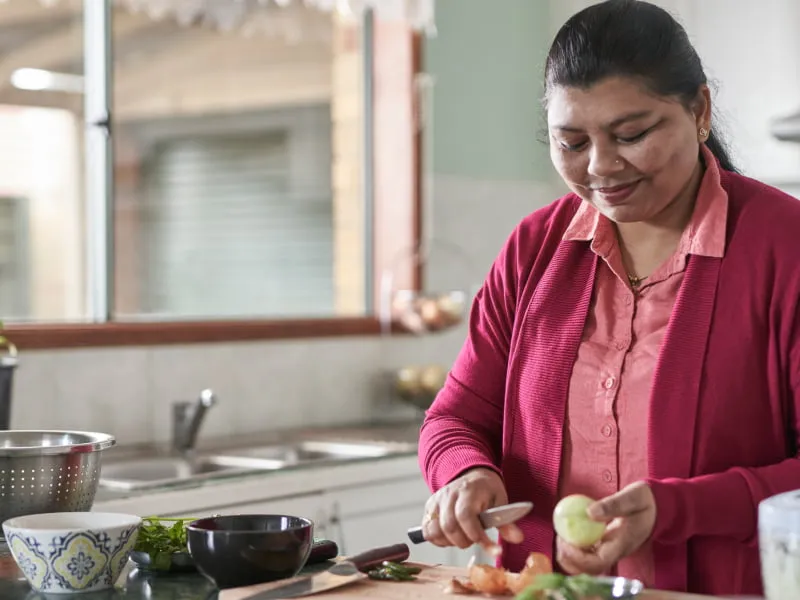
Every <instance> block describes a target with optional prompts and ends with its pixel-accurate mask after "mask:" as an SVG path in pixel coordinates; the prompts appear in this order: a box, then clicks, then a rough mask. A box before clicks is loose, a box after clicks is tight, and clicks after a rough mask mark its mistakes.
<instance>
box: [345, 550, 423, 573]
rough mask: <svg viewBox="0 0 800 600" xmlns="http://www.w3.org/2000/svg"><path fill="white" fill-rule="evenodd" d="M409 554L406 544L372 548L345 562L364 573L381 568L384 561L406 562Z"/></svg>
mask: <svg viewBox="0 0 800 600" xmlns="http://www.w3.org/2000/svg"><path fill="white" fill-rule="evenodd" d="M409 556H411V552H410V551H409V549H408V546H407V545H406V544H394V545H392V546H383V547H382V548H373V549H372V550H367V551H366V552H361V553H360V554H356V555H355V556H350V557H348V558H347V559H346V560H347V561H349V562H351V563H353V564H354V565H355V566H356V568H357V569H358V570H359V571H362V572H366V571H369V570H370V569H374V568H375V567H379V566H381V564H382V563H383V562H384V561H388V562H398V563H399V562H403V561H406V560H408V557H409Z"/></svg>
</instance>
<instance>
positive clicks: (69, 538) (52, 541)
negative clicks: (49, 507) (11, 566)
mask: <svg viewBox="0 0 800 600" xmlns="http://www.w3.org/2000/svg"><path fill="white" fill-rule="evenodd" d="M141 523H142V519H141V518H140V517H138V516H136V515H127V514H120V513H101V512H58V513H45V514H38V515H26V516H23V517H14V518H13V519H9V520H7V521H5V522H4V523H3V533H4V534H5V538H6V543H7V544H8V547H9V550H11V554H12V555H13V556H14V560H15V561H16V562H17V565H18V566H19V568H20V570H21V571H22V573H23V574H24V575H25V578H26V579H27V580H28V583H29V584H30V585H31V587H32V588H33V589H34V590H36V591H37V592H43V593H46V594H74V593H79V592H96V591H100V590H106V589H109V588H111V587H113V586H114V583H116V581H117V579H119V577H120V574H121V573H122V569H123V568H124V567H125V565H126V564H127V562H128V558H129V557H130V555H131V552H132V551H133V547H134V546H135V545H136V538H137V536H138V534H139V527H140V526H141Z"/></svg>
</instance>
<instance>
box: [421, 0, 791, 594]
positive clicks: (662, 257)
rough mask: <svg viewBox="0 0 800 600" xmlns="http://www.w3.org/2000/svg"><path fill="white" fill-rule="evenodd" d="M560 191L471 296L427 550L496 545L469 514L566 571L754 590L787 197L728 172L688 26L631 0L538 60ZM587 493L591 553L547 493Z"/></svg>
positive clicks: (427, 451) (784, 339)
mask: <svg viewBox="0 0 800 600" xmlns="http://www.w3.org/2000/svg"><path fill="white" fill-rule="evenodd" d="M545 108H546V112H547V122H548V131H549V141H550V153H551V158H552V161H553V164H554V166H555V168H556V170H557V171H558V173H559V174H560V175H561V177H562V178H563V180H564V181H565V182H566V184H567V185H568V186H569V188H570V189H571V190H572V193H571V194H568V195H567V196H565V197H563V198H561V199H559V200H557V201H555V202H554V203H553V204H551V205H549V206H547V207H545V208H543V209H541V210H538V211H536V212H534V213H533V214H531V215H530V216H528V217H526V218H525V219H524V220H523V221H522V222H521V223H520V224H519V226H518V227H517V229H516V230H515V231H514V232H513V233H512V235H511V236H510V238H509V239H508V241H507V243H506V245H505V247H504V248H503V249H502V251H501V253H500V255H499V257H498V258H497V260H496V261H495V263H494V265H493V266H492V268H491V270H490V272H489V274H488V276H487V279H486V281H485V283H484V285H483V286H482V288H481V290H480V291H479V293H478V294H477V296H476V299H475V302H474V305H473V308H472V314H471V318H470V328H469V334H468V338H467V340H466V342H465V344H464V346H463V348H462V350H461V353H460V355H459V357H458V359H457V361H456V363H455V365H454V367H453V369H452V371H451V373H450V376H449V378H448V381H447V383H446V385H445V387H444V389H443V390H442V391H441V392H440V394H439V395H438V397H437V398H436V401H435V402H434V404H433V406H432V407H431V408H430V410H429V411H428V413H427V415H426V419H425V423H424V425H423V427H422V430H421V440H420V464H421V467H422V470H423V472H424V474H425V477H426V479H427V481H428V484H429V486H430V487H431V489H432V490H433V491H434V492H435V493H434V495H433V496H432V497H431V499H430V500H429V502H428V503H427V506H426V515H425V517H424V519H423V523H424V530H425V534H426V536H427V537H428V539H430V540H432V541H433V542H434V543H436V544H439V545H443V546H446V545H454V546H458V547H461V548H466V547H468V546H470V545H471V544H473V543H475V542H477V543H481V544H483V545H484V546H489V545H490V544H491V542H490V541H489V539H488V538H487V537H486V534H485V533H484V532H483V531H482V530H481V528H480V525H479V522H478V520H477V518H476V515H477V514H478V513H479V512H480V511H482V510H484V509H486V508H488V507H490V506H493V505H498V504H503V503H506V502H509V501H510V502H515V501H521V500H531V501H533V502H534V510H533V512H532V513H531V514H530V515H529V516H528V517H526V518H524V519H522V520H521V521H519V522H518V523H517V524H516V526H511V527H508V528H505V529H503V530H502V531H501V532H500V533H501V546H502V551H503V552H502V556H501V558H500V562H501V564H502V565H503V566H505V567H507V568H509V569H513V570H518V569H520V568H521V566H522V565H523V563H524V560H525V557H526V556H527V555H528V554H529V553H530V552H532V551H538V552H544V553H546V554H548V555H550V556H552V557H554V558H555V560H556V562H557V564H558V565H559V566H560V568H561V569H563V570H564V571H566V572H568V573H578V572H586V573H592V574H600V573H617V574H620V575H625V576H629V577H638V578H640V579H643V580H644V582H645V583H646V584H647V585H649V586H653V587H658V588H663V589H672V590H683V591H691V592H697V593H708V594H737V593H741V594H744V593H752V594H760V593H761V589H762V588H761V581H760V569H759V555H758V549H757V518H756V517H757V507H758V503H759V502H760V501H761V500H763V499H764V498H766V497H768V496H771V495H773V494H776V493H779V492H783V491H786V490H792V489H798V488H800V461H798V459H797V457H796V454H797V450H798V443H797V441H798V421H797V420H798V412H800V411H798V404H800V312H798V307H799V306H800V305H799V304H798V301H799V300H800V267H799V266H798V265H800V242H799V239H800V202H798V201H797V200H796V199H794V198H791V197H789V196H787V195H785V194H783V193H782V192H780V191H778V190H775V189H773V188H770V187H768V186H766V185H763V184H761V183H758V182H756V181H753V180H752V179H748V178H746V177H744V176H742V175H740V174H738V173H737V172H736V170H735V168H734V167H733V165H732V163H731V160H730V158H729V157H728V154H727V152H726V150H725V147H724V145H723V144H722V143H721V141H720V139H719V137H718V136H717V132H716V130H715V129H714V123H713V121H712V110H711V99H710V94H709V89H708V86H707V83H706V76H705V74H704V72H703V68H702V65H701V62H700V59H699V58H698V56H697V53H696V52H695V50H694V48H693V47H692V45H691V43H690V41H689V39H688V37H687V35H686V32H685V31H684V29H683V28H682V27H681V26H680V25H679V24H678V23H677V22H676V21H675V20H674V19H673V18H672V17H671V16H670V15H669V14H668V13H667V12H665V11H663V10H662V9H660V8H658V7H656V6H654V5H652V4H649V3H647V2H643V1H628V0H610V1H608V2H602V3H600V4H596V5H594V6H591V7H589V8H587V9H586V10H584V11H582V12H580V13H578V14H576V15H575V16H573V17H572V18H571V19H570V20H569V21H568V22H567V23H566V24H565V25H564V26H563V27H562V28H561V30H560V31H559V32H558V34H557V36H556V38H555V40H554V42H553V44H552V47H551V49H550V52H549V56H548V58H547V63H546V68H545ZM574 493H582V494H586V495H589V496H591V497H592V498H595V499H598V500H599V501H598V502H596V503H595V504H594V505H592V506H591V507H590V509H589V511H588V512H589V514H590V516H591V517H592V518H595V519H597V520H600V521H605V522H609V523H610V525H609V527H608V529H607V533H606V536H605V537H604V538H603V539H602V540H601V541H600V542H599V543H598V544H597V545H596V546H595V547H594V548H592V549H591V550H581V549H578V548H576V547H573V546H570V545H569V544H568V543H566V542H565V541H564V540H562V539H559V538H557V537H556V536H555V534H554V531H553V527H552V512H553V509H554V507H555V505H556V503H557V501H558V500H559V499H560V498H562V497H564V496H566V495H569V494H574Z"/></svg>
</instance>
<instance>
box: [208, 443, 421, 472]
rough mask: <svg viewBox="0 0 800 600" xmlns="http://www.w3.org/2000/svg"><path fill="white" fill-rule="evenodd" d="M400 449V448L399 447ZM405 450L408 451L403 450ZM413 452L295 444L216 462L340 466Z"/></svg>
mask: <svg viewBox="0 0 800 600" xmlns="http://www.w3.org/2000/svg"><path fill="white" fill-rule="evenodd" d="M401 446H402V447H401ZM406 446H408V448H406ZM410 449H413V446H412V445H410V444H409V445H405V444H384V443H380V442H331V441H312V440H309V441H303V442H297V443H294V444H282V445H271V446H259V447H255V448H242V449H239V450H233V451H229V452H226V453H225V454H224V455H219V456H218V457H217V458H219V459H222V460H228V459H231V460H238V459H257V460H271V461H277V462H281V463H283V464H284V466H287V467H288V466H293V465H303V464H309V463H321V462H325V463H327V462H342V461H352V460H359V459H368V458H380V457H382V456H388V455H390V454H394V453H397V452H398V451H401V452H404V451H408V450H410Z"/></svg>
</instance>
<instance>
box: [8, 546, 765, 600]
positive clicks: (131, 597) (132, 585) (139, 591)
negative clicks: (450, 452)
mask: <svg viewBox="0 0 800 600" xmlns="http://www.w3.org/2000/svg"><path fill="white" fill-rule="evenodd" d="M329 564H330V563H322V564H319V565H314V566H313V567H310V568H309V569H304V572H303V573H302V574H308V573H312V572H315V571H320V570H323V569H325V568H326V567H327V566H328V565H329ZM131 565H132V563H129V564H128V567H127V569H126V572H124V573H123V575H122V576H121V577H120V582H119V583H118V584H117V586H116V587H115V589H113V590H107V591H104V592H95V593H92V594H86V595H80V596H75V595H71V596H68V597H69V598H79V597H80V598H81V599H85V600H115V599H117V598H125V599H127V600H217V599H218V596H219V594H218V591H217V589H216V588H215V587H214V586H213V585H212V584H211V583H209V582H208V581H207V580H206V579H205V578H203V577H202V576H201V575H198V574H187V575H163V574H158V575H157V574H150V573H146V572H142V571H139V570H137V569H133V568H131ZM430 573H431V574H432V576H431V577H424V578H423V577H422V576H420V577H421V579H420V582H419V585H415V587H414V591H413V593H412V594H408V592H409V591H410V590H403V593H402V594H401V595H398V594H397V592H398V591H399V589H398V588H395V587H393V588H391V591H392V592H393V594H383V593H378V592H379V590H378V589H377V586H380V585H382V584H381V583H378V582H369V585H371V586H372V587H367V588H363V586H362V588H363V589H360V590H351V589H350V588H349V587H348V588H347V590H350V593H348V592H346V591H345V590H344V589H343V590H342V592H341V593H340V594H336V593H333V595H332V596H331V598H334V597H336V598H343V597H348V598H350V597H352V598H356V597H370V598H374V597H386V598H389V597H391V598H399V597H413V598H419V599H422V598H427V597H431V598H439V597H441V598H444V597H446V594H445V593H444V591H443V582H444V581H447V580H449V579H450V578H452V577H453V576H459V577H462V576H464V574H465V569H462V568H455V567H439V568H434V569H432V571H431V572H430ZM21 577H22V575H21V573H20V571H19V569H18V568H17V565H16V563H15V562H14V559H13V558H12V557H11V556H10V555H9V554H8V551H7V550H6V549H5V548H4V547H2V546H0V598H2V599H3V600H48V598H49V599H52V598H53V596H52V595H50V596H45V595H43V594H38V593H36V592H34V591H32V590H31V589H30V587H29V586H28V584H27V583H26V582H25V580H24V579H20V578H21ZM426 580H428V581H426ZM384 584H385V582H384ZM389 585H392V586H396V584H389ZM423 588H430V589H423ZM380 591H385V590H380ZM64 597H65V598H66V597H67V596H64ZM484 597H485V596H478V595H476V596H464V598H476V599H478V598H484ZM506 598H509V597H506ZM642 600H712V598H711V597H710V596H696V595H693V594H679V593H675V592H660V591H656V590H648V591H646V592H644V593H643V594H642ZM720 600H722V599H720ZM737 600H748V599H747V598H739V599H737ZM751 600H761V599H755V598H752V599H751Z"/></svg>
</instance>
